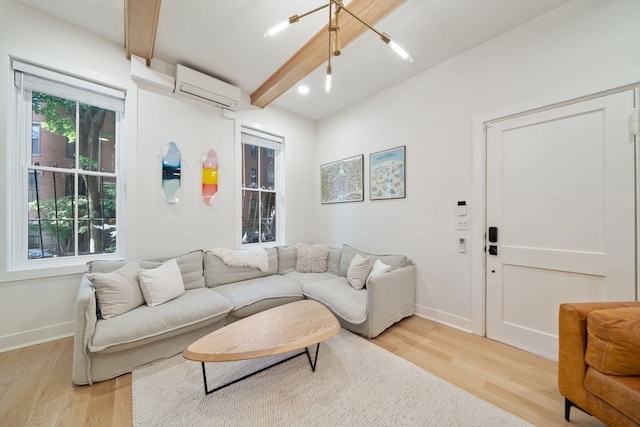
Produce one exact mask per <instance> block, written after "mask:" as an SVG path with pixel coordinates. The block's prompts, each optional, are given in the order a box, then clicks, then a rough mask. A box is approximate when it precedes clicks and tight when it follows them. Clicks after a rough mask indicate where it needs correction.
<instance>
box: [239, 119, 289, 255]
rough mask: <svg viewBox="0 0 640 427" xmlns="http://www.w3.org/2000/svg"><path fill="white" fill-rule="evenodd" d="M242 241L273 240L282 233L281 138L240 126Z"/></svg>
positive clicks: (245, 242) (278, 237)
mask: <svg viewBox="0 0 640 427" xmlns="http://www.w3.org/2000/svg"><path fill="white" fill-rule="evenodd" d="M241 138H242V243H243V244H249V243H262V242H276V241H278V240H281V238H282V236H281V234H282V228H283V224H282V212H283V208H282V206H283V201H282V200H283V197H282V190H281V182H280V181H281V179H280V177H281V176H282V162H281V161H280V159H281V158H282V143H283V139H282V138H281V137H277V136H274V135H270V134H267V133H263V132H259V131H256V130H253V129H248V128H242V132H241Z"/></svg>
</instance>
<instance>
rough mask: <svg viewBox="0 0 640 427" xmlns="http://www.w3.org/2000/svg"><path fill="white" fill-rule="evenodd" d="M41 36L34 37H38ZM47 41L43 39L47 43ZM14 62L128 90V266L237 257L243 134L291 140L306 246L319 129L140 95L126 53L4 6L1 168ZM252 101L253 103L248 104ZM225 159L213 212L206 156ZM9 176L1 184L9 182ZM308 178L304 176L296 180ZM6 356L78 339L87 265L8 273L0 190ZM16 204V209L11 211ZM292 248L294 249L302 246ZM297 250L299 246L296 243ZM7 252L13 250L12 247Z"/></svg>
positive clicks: (292, 228) (296, 213) (296, 209)
mask: <svg viewBox="0 0 640 427" xmlns="http://www.w3.org/2000/svg"><path fill="white" fill-rule="evenodd" d="M35 29H37V31H35ZM42 34H46V37H43V36H41V35H42ZM10 57H16V58H20V59H22V60H24V61H26V62H33V63H36V64H39V65H42V66H45V67H49V68H54V69H58V70H60V71H63V72H66V73H71V74H75V75H78V76H80V77H87V78H90V79H92V80H95V81H98V82H102V83H106V84H109V85H112V86H116V87H120V88H123V89H125V90H127V101H126V142H125V144H126V152H127V165H126V174H127V175H126V177H127V181H126V186H127V224H126V237H125V238H126V242H127V257H128V258H136V257H140V258H145V257H155V256H171V255H177V254H181V253H184V252H186V251H190V250H193V249H198V248H205V249H206V248H212V247H214V246H228V247H233V246H235V245H236V243H237V240H238V239H239V230H238V231H237V232H236V231H234V218H235V215H237V214H239V213H238V212H239V206H238V202H239V198H238V197H237V196H236V195H235V192H234V188H239V185H237V186H236V185H234V180H236V177H235V175H236V174H235V172H234V171H235V170H236V168H237V166H238V164H239V160H240V159H239V158H237V156H236V155H235V149H234V144H235V142H234V141H236V138H237V135H238V130H239V126H240V125H241V124H250V125H251V126H253V127H256V128H263V129H265V130H268V131H270V132H272V133H275V134H278V135H281V136H283V137H284V138H285V143H286V159H285V167H286V168H287V169H288V170H287V177H288V178H289V180H288V182H287V184H286V185H287V189H286V190H287V192H288V196H289V197H288V200H287V212H286V213H287V214H288V216H289V217H290V218H291V221H290V223H289V224H288V226H287V230H286V234H287V236H288V237H289V239H296V240H297V239H304V237H305V233H307V231H308V230H309V229H310V227H311V224H312V218H313V214H312V213H308V212H306V210H307V208H308V206H309V205H310V195H309V188H310V187H311V186H312V185H314V182H313V180H312V179H311V178H309V177H308V175H307V174H306V171H308V170H310V169H312V165H313V146H314V141H315V124H314V123H313V122H311V121H309V120H306V119H302V118H300V117H298V116H296V115H294V114H291V113H288V112H285V111H282V110H280V109H278V108H275V107H270V108H267V109H264V110H258V109H248V110H246V111H239V112H238V114H237V118H236V119H235V120H230V119H226V118H224V117H222V115H221V110H220V109H218V108H215V107H212V106H210V105H205V104H201V103H197V102H194V101H189V100H185V99H183V98H179V97H176V96H174V95H172V94H170V93H164V94H163V93H157V92H153V91H149V90H146V89H144V88H138V87H137V86H136V85H134V84H133V82H132V81H131V79H130V64H129V61H127V60H126V58H125V53H124V49H123V48H122V47H121V46H118V45H115V44H113V43H111V42H108V41H105V40H102V39H100V38H96V37H95V36H92V35H91V34H89V33H87V32H85V31H83V30H80V29H77V28H74V27H72V26H70V25H69V24H66V23H63V22H60V21H57V20H54V19H51V18H49V17H46V16H44V15H42V14H40V13H38V12H35V11H33V10H31V9H29V8H26V7H23V6H21V5H19V4H17V3H14V2H13V1H0V100H1V101H0V129H2V133H0V164H2V165H4V164H6V161H7V159H6V156H7V153H6V146H7V144H9V142H10V140H11V132H12V131H11V126H9V125H10V124H11V123H10V120H9V119H8V117H10V116H11V114H12V113H11V109H12V105H13V100H12V98H11V97H10V96H9V94H11V82H12V78H11V73H10ZM245 98H246V97H245ZM169 141H174V142H176V143H177V144H178V145H179V147H180V149H181V150H182V155H183V174H182V177H183V181H182V185H183V190H182V202H181V203H180V204H178V205H176V206H168V205H166V204H165V203H164V202H163V201H162V197H161V191H160V176H161V175H160V173H161V166H160V155H161V148H162V146H163V145H165V144H167V143H168V142H169ZM209 148H214V149H215V150H216V151H217V152H218V156H219V160H220V191H219V193H218V194H217V195H216V199H215V202H214V204H213V205H212V206H204V205H203V204H202V203H201V202H200V177H201V164H200V163H199V162H200V161H201V159H200V156H201V154H202V153H203V152H204V151H206V150H207V149H209ZM5 174H6V168H5V167H0V180H2V182H5V183H6V182H9V181H8V179H7V177H6V176H5ZM298 174H301V175H302V176H299V177H298V176H297V175H298ZM0 192H1V193H0V212H2V219H3V220H2V222H3V225H2V236H3V237H2V244H1V245H0V273H1V274H2V276H1V278H0V351H3V350H8V349H11V348H16V347H21V346H25V345H29V344H33V343H37V342H40V341H46V340H50V339H54V338H57V337H60V336H65V335H69V334H71V333H72V332H73V321H74V314H75V313H74V310H75V299H76V293H77V288H78V283H79V280H80V276H81V273H82V272H83V271H84V270H85V266H84V265H78V266H76V267H73V268H65V269H47V270H43V271H39V272H30V273H21V274H17V273H11V272H7V270H6V265H5V261H4V260H5V252H6V250H7V248H9V250H10V242H6V237H5V236H6V233H5V229H4V222H5V221H4V219H5V218H6V212H7V210H8V209H9V206H8V202H7V200H6V190H5V186H4V185H3V186H2V187H0ZM9 203H10V202H9ZM296 240H293V241H296ZM289 241H292V240H289ZM6 243H9V244H8V245H7V244H6Z"/></svg>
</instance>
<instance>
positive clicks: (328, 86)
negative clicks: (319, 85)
mask: <svg viewBox="0 0 640 427" xmlns="http://www.w3.org/2000/svg"><path fill="white" fill-rule="evenodd" d="M324 91H325V92H327V93H329V92H331V67H330V66H329V67H327V77H326V78H325V80H324Z"/></svg>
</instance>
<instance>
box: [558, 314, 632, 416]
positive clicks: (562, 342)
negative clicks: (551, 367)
mask: <svg viewBox="0 0 640 427" xmlns="http://www.w3.org/2000/svg"><path fill="white" fill-rule="evenodd" d="M636 305H640V302H583V303H567V304H561V305H560V310H559V318H558V327H559V330H558V349H559V352H558V390H559V391H560V394H562V395H563V396H564V397H566V398H567V399H569V400H570V401H572V402H573V403H574V404H576V405H578V406H579V407H581V408H585V407H586V406H587V405H586V396H587V390H586V389H585V388H584V377H585V375H586V372H587V364H586V362H585V353H586V351H587V316H588V315H589V313H591V312H592V311H593V310H600V309H605V308H616V307H629V306H636Z"/></svg>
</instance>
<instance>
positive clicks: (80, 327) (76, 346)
mask: <svg viewBox="0 0 640 427" xmlns="http://www.w3.org/2000/svg"><path fill="white" fill-rule="evenodd" d="M97 321H98V316H97V314H96V293H95V289H94V288H93V284H92V283H91V281H90V280H89V279H88V278H87V275H86V274H84V275H83V276H82V279H81V280H80V287H79V288H78V297H77V299H76V313H75V329H74V336H73V373H72V379H73V382H74V383H75V384H91V382H92V381H91V359H90V357H89V354H88V344H89V341H91V338H92V337H93V333H94V331H95V328H96V323H97Z"/></svg>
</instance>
